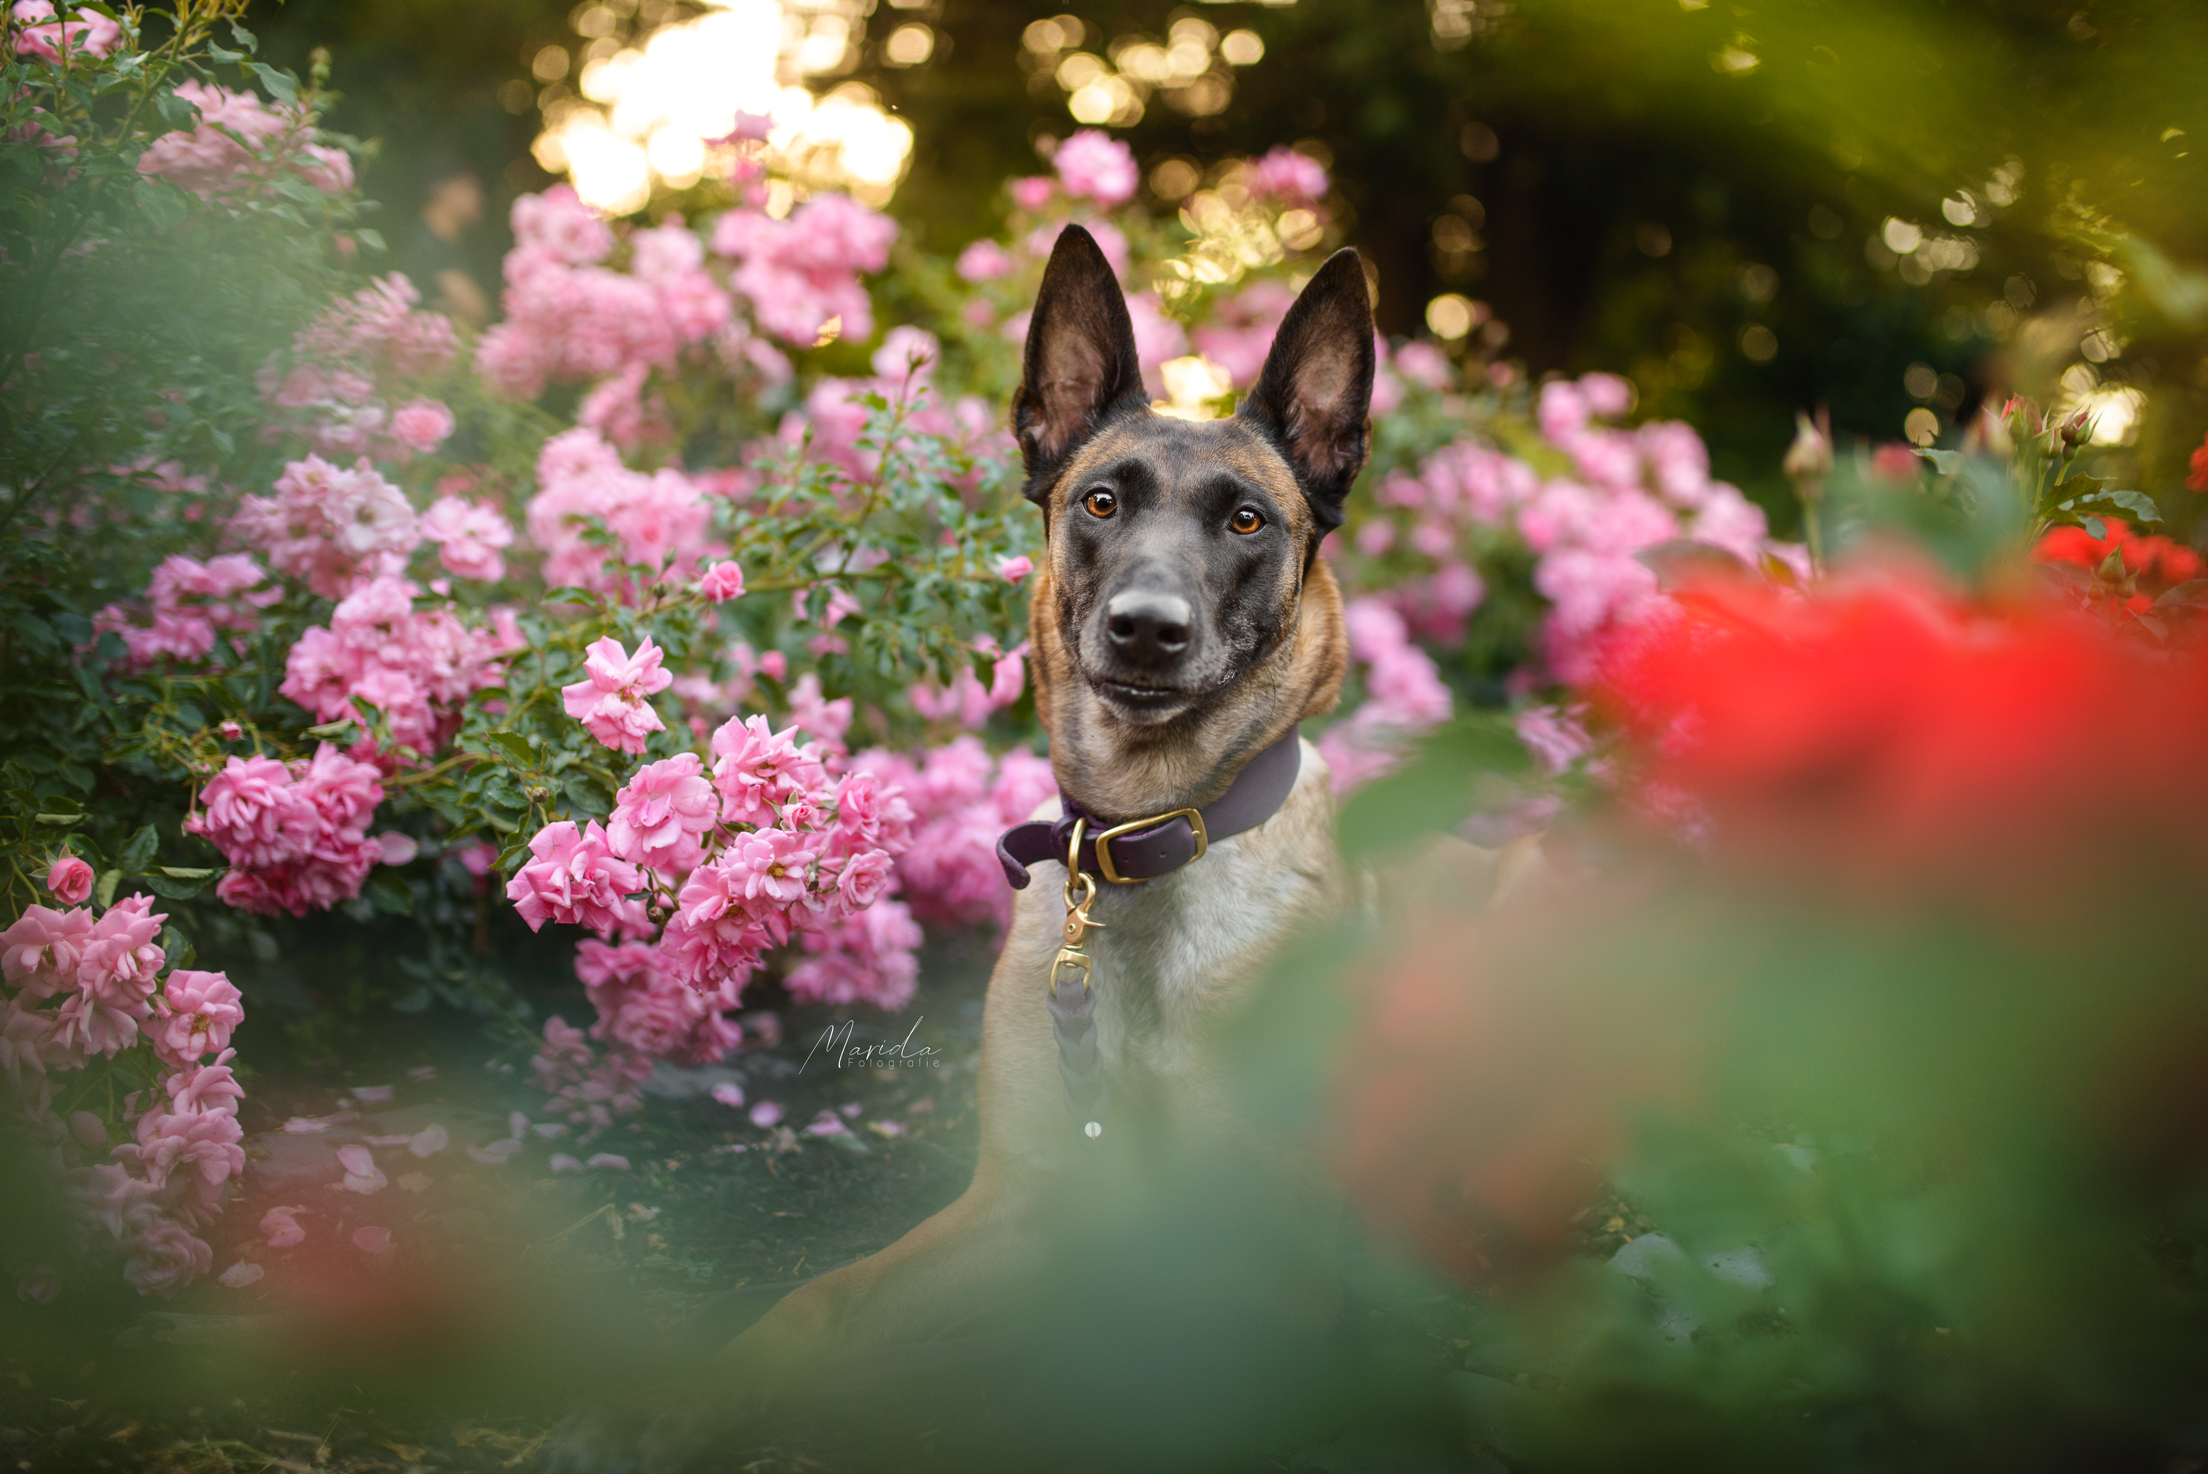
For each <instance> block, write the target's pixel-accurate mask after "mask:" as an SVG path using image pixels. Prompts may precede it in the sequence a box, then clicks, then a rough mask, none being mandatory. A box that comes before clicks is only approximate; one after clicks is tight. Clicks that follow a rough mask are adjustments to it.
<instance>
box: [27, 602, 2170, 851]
mask: <svg viewBox="0 0 2208 1474" xmlns="http://www.w3.org/2000/svg"><path fill="white" fill-rule="evenodd" d="M2170 592H2171V593H2173V594H2174V593H2176V592H2177V590H2175V589H2172V590H2171V591H2170ZM2165 597H2167V596H2165ZM31 817H32V818H34V819H36V820H37V821H38V822H39V823H41V824H52V825H55V826H57V827H59V828H62V829H66V828H68V827H69V826H70V825H72V824H82V823H83V822H84V820H85V816H84V815H83V814H33V815H32V816H31Z"/></svg>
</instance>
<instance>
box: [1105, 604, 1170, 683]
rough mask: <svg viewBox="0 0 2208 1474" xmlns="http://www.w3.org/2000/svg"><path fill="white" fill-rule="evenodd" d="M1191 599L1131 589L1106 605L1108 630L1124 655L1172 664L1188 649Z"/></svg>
mask: <svg viewBox="0 0 2208 1474" xmlns="http://www.w3.org/2000/svg"><path fill="white" fill-rule="evenodd" d="M1191 618H1192V613H1191V611H1190V609H1189V607H1188V600H1186V599H1183V598H1180V597H1178V596H1177V595H1174V594H1159V593H1151V592H1149V591H1147V590H1141V589H1136V590H1130V591H1129V592H1127V593H1124V594H1114V595H1113V596H1112V598H1111V602H1110V603H1108V604H1106V605H1105V606H1104V632H1105V633H1106V634H1107V635H1109V636H1110V637H1111V641H1112V648H1113V650H1114V651H1116V652H1117V653H1118V654H1119V655H1120V656H1121V657H1122V658H1124V659H1126V660H1129V661H1132V662H1134V663H1136V664H1138V665H1170V664H1171V663H1172V662H1174V661H1175V660H1178V659H1180V657H1181V653H1182V652H1183V651H1185V650H1186V649H1188V635H1189V621H1190V619H1191Z"/></svg>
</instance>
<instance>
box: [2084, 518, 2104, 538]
mask: <svg viewBox="0 0 2208 1474" xmlns="http://www.w3.org/2000/svg"><path fill="white" fill-rule="evenodd" d="M2078 525H2079V526H2080V527H2082V528H2084V529H2085V532H2086V536H2088V537H2090V538H2092V539H2093V541H2095V542H2100V543H2105V542H2107V541H2108V524H2107V523H2106V522H2103V521H2102V520H2101V519H2100V518H2098V517H2080V518H2079V519H2078Z"/></svg>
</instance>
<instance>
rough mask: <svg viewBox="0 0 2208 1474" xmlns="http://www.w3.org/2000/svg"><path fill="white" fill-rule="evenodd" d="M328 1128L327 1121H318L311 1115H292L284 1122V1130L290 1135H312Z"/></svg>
mask: <svg viewBox="0 0 2208 1474" xmlns="http://www.w3.org/2000/svg"><path fill="white" fill-rule="evenodd" d="M329 1129H330V1123H329V1122H327V1121H318V1120H316V1119H315V1118H314V1117H312V1116H293V1117H292V1118H291V1119H290V1120H288V1121H286V1122H284V1131H285V1133H286V1134H288V1135H291V1136H312V1135H314V1134H315V1133H316V1132H318V1131H327V1130H329Z"/></svg>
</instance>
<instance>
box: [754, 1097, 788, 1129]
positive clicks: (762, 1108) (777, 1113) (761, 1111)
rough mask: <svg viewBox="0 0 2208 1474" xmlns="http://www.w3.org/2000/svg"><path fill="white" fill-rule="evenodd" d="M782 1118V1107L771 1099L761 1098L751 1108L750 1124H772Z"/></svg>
mask: <svg viewBox="0 0 2208 1474" xmlns="http://www.w3.org/2000/svg"><path fill="white" fill-rule="evenodd" d="M781 1119H782V1107H781V1106H779V1105H777V1104H775V1103H774V1102H773V1101H771V1100H762V1101H761V1102H759V1104H757V1105H755V1106H753V1107H752V1108H751V1124H752V1125H754V1126H772V1125H774V1124H775V1123H776V1122H777V1121H780V1120H781Z"/></svg>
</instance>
